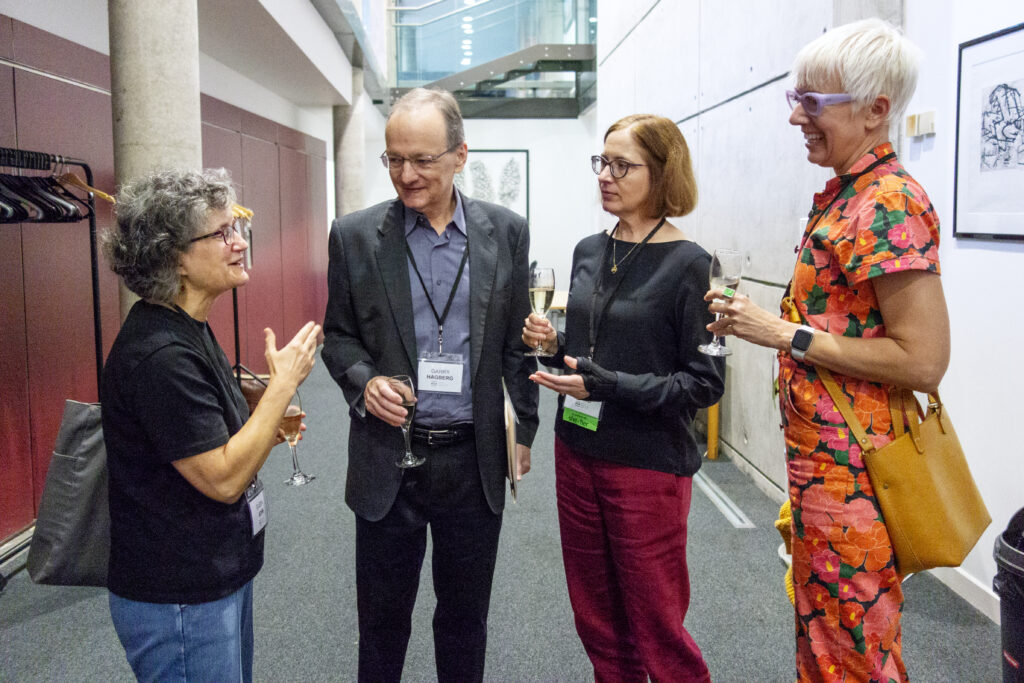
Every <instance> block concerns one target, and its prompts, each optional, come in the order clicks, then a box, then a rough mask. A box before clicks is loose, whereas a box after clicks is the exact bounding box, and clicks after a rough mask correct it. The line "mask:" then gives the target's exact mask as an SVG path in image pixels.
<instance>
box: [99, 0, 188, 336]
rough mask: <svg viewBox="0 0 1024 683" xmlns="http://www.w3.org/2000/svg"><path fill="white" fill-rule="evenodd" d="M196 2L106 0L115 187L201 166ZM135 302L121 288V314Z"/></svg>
mask: <svg viewBox="0 0 1024 683" xmlns="http://www.w3.org/2000/svg"><path fill="white" fill-rule="evenodd" d="M196 1H197V0H108V3H107V10H108V12H107V13H108V17H109V22H110V80H111V88H110V90H111V104H112V107H113V119H114V120H113V125H114V176H115V181H116V183H117V184H118V185H120V184H122V183H124V182H127V181H128V180H131V179H132V178H135V177H138V176H139V175H142V174H144V173H146V172H148V171H152V170H155V169H164V168H180V169H198V168H201V167H202V163H203V141H202V124H201V120H200V115H199V27H198V9H197V5H196ZM134 299H135V297H134V295H132V294H131V293H130V292H128V291H127V290H126V289H124V288H123V287H122V289H121V317H122V319H123V318H124V316H125V315H127V313H128V309H129V308H131V305H132V304H133V303H134Z"/></svg>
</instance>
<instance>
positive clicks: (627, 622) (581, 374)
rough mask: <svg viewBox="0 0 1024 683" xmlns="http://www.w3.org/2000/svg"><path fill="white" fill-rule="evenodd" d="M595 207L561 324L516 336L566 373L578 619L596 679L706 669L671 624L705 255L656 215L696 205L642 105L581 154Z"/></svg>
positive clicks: (559, 469) (568, 563)
mask: <svg viewBox="0 0 1024 683" xmlns="http://www.w3.org/2000/svg"><path fill="white" fill-rule="evenodd" d="M591 163H592V166H593V169H594V172H595V173H597V174H598V186H599V188H600V190H601V206H602V208H604V210H605V211H607V212H609V213H611V214H612V215H614V216H615V217H616V218H618V223H616V225H615V228H614V229H613V230H612V231H611V233H605V232H602V233H599V234H596V235H592V236H590V237H587V238H586V239H584V240H583V241H581V242H580V243H579V244H578V245H576V250H575V252H574V254H573V264H572V283H571V285H570V289H569V300H568V305H567V307H566V324H565V332H564V333H559V334H556V333H555V330H554V328H553V327H552V326H551V324H550V323H549V322H548V321H547V320H546V319H545V318H542V317H539V316H537V315H531V316H530V317H529V318H527V320H526V325H525V327H524V328H523V341H524V343H526V344H527V345H529V346H531V347H536V346H537V345H539V344H543V346H544V348H545V350H546V351H548V352H550V353H552V354H553V355H552V356H551V358H549V359H544V358H542V359H541V360H542V362H544V363H545V364H546V365H548V366H549V367H553V368H559V369H565V370H568V371H569V373H568V374H565V375H554V374H551V373H548V372H537V373H535V374H534V375H532V377H531V378H532V379H533V380H534V381H535V382H537V383H538V384H540V385H541V386H544V387H547V388H549V389H552V390H554V391H557V392H558V394H559V399H558V414H557V417H556V421H555V424H556V427H555V469H556V489H557V493H558V519H559V526H560V530H561V537H562V557H563V561H564V564H565V575H566V581H567V583H568V587H569V598H570V601H571V603H572V609H573V613H574V615H575V619H576V631H577V633H578V634H579V636H580V639H581V640H582V641H583V646H584V647H585V648H586V651H587V655H588V656H589V657H590V661H591V663H592V664H593V665H594V676H595V679H596V680H597V681H636V680H647V678H648V677H650V679H651V680H659V681H684V680H685V681H707V680H710V677H709V675H708V669H707V665H706V664H705V663H704V659H703V657H702V656H701V653H700V649H699V648H698V647H697V644H696V643H695V642H694V641H693V638H691V637H690V634H689V633H687V631H686V629H685V628H684V627H683V619H684V618H685V616H686V610H687V607H688V606H689V600H690V584H689V577H688V574H687V568H686V518H687V515H688V513H689V510H690V494H691V490H692V484H693V479H692V477H693V474H694V473H695V472H696V471H697V470H698V469H699V468H700V462H701V456H700V453H699V452H698V450H697V444H696V442H695V441H694V440H693V437H692V436H691V435H690V423H691V421H692V420H693V415H694V413H695V412H696V410H697V409H698V408H702V407H705V406H709V405H712V404H714V403H715V402H716V401H718V399H719V397H721V395H722V391H723V388H724V384H723V380H722V372H723V366H722V363H721V360H720V359H715V358H713V357H711V356H706V355H704V354H702V353H700V352H699V351H698V350H697V346H698V345H699V344H700V343H702V342H704V341H706V340H708V339H710V335H709V334H708V332H707V330H706V329H705V327H706V326H707V325H708V324H709V323H710V321H711V315H710V313H708V310H707V306H706V304H704V302H703V297H704V292H705V291H707V282H708V269H709V267H710V264H711V257H710V256H709V255H708V253H707V252H706V251H704V249H702V248H701V247H700V246H698V245H697V244H696V243H694V242H692V241H690V240H689V239H687V237H686V235H684V234H683V232H682V231H681V230H680V229H679V228H677V227H676V226H674V225H672V224H671V223H669V222H668V221H667V220H666V217H667V216H670V215H673V216H674V215H684V214H687V213H689V212H690V211H692V210H693V208H694V207H695V206H696V203H697V184H696V181H695V180H694V176H693V169H692V167H691V164H690V152H689V149H688V148H687V145H686V140H685V139H684V138H683V136H682V133H680V132H679V128H678V127H677V126H676V125H675V124H674V123H673V122H672V121H670V120H669V119H666V118H664V117H661V116H653V115H650V114H636V115H633V116H628V117H626V118H624V119H621V120H619V121H617V122H616V123H615V124H613V125H612V126H611V127H610V128H609V129H608V132H607V133H606V134H605V139H604V152H603V153H602V154H601V155H600V156H594V157H592V158H591Z"/></svg>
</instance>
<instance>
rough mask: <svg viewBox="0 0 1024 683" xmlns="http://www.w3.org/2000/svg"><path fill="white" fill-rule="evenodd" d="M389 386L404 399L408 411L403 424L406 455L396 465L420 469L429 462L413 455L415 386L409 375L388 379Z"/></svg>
mask: <svg viewBox="0 0 1024 683" xmlns="http://www.w3.org/2000/svg"><path fill="white" fill-rule="evenodd" d="M388 386H390V387H391V389H392V391H394V392H395V393H396V394H398V395H399V396H401V397H402V407H403V408H405V409H406V411H407V414H406V416H405V420H404V421H403V422H402V438H404V439H405V455H403V456H402V458H401V460H399V461H398V462H396V463H395V465H397V466H398V467H401V468H402V469H405V468H407V467H419V466H420V465H422V464H423V463H425V462H426V461H427V460H426V458H422V457H416V456H415V455H413V454H412V416H413V413H415V412H416V388H415V387H414V386H413V383H412V378H411V377H409V376H408V375H395V376H394V377H388Z"/></svg>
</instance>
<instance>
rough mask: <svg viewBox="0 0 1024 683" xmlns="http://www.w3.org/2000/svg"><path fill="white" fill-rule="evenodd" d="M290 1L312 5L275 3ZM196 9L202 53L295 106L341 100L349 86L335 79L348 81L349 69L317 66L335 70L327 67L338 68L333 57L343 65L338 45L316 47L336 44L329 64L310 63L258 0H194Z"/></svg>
mask: <svg viewBox="0 0 1024 683" xmlns="http://www.w3.org/2000/svg"><path fill="white" fill-rule="evenodd" d="M289 3H294V7H295V9H296V10H303V11H304V10H307V9H309V10H311V9H312V8H311V7H310V6H309V3H308V2H307V0H288V1H287V2H283V3H282V2H277V3H276V4H277V6H278V7H282V6H284V7H287V5H288V4H289ZM198 8H199V49H200V50H201V51H202V52H203V53H205V54H206V55H208V56H210V57H212V58H213V59H215V60H217V61H218V62H220V63H221V64H223V65H224V66H227V67H229V68H230V69H233V70H234V71H237V72H238V73H240V74H242V75H243V76H246V77H247V78H249V79H251V80H253V81H256V82H257V83H260V84H261V85H263V86H264V87H266V88H267V89H269V90H271V91H273V92H275V93H277V94H279V95H281V96H282V97H284V98H286V99H288V100H290V101H292V102H294V103H295V104H297V105H300V106H328V105H335V104H345V103H346V96H347V95H348V94H349V93H348V88H346V87H344V86H343V85H340V81H339V79H345V80H346V81H349V82H350V79H351V76H350V73H351V72H349V74H340V73H332V74H330V75H327V74H324V73H323V70H322V69H325V68H326V69H328V70H332V71H340V70H341V69H337V68H332V66H333V67H337V61H336V58H337V56H338V55H340V57H341V59H343V60H345V64H347V59H345V57H344V54H343V53H342V52H341V47H340V46H337V45H336V44H335V45H327V46H325V45H321V46H320V47H321V48H325V47H326V48H327V49H332V48H335V47H336V51H337V53H338V55H333V57H335V60H334V61H333V63H332V60H326V61H325V62H324V63H321V64H316V63H314V62H313V60H312V59H311V58H310V57H309V55H308V54H307V51H304V50H303V49H302V48H300V47H299V45H297V44H296V42H295V40H293V39H292V37H291V36H289V35H288V33H287V32H286V31H285V29H284V28H283V27H282V25H281V24H280V23H279V22H278V21H277V20H276V19H275V18H274V17H273V16H272V15H271V14H270V13H269V12H268V11H267V9H266V8H265V7H264V4H263V3H262V2H260V0H199V2H198ZM325 31H327V29H326V27H325ZM321 37H322V36H317V38H321ZM335 43H336V41H335ZM332 81H333V83H332Z"/></svg>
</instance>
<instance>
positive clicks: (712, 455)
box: [706, 403, 719, 460]
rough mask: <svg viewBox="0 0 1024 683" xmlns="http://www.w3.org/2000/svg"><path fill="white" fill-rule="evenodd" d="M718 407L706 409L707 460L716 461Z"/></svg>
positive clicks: (716, 405)
mask: <svg viewBox="0 0 1024 683" xmlns="http://www.w3.org/2000/svg"><path fill="white" fill-rule="evenodd" d="M718 406H719V404H718V403H716V404H715V405H713V406H711V407H710V408H708V451H707V453H706V455H707V456H708V460H717V459H718Z"/></svg>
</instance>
